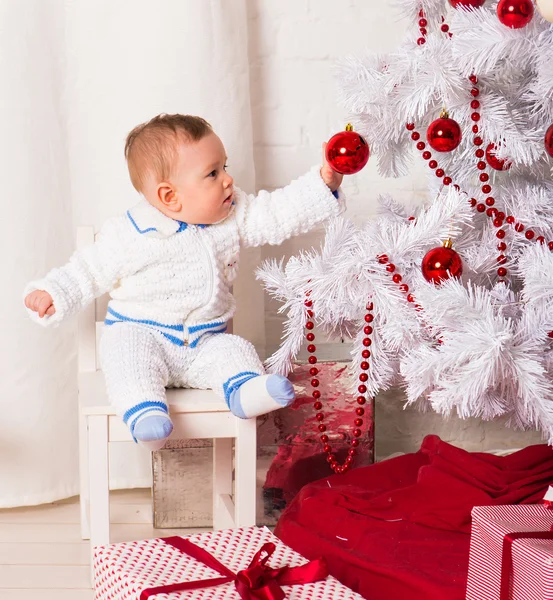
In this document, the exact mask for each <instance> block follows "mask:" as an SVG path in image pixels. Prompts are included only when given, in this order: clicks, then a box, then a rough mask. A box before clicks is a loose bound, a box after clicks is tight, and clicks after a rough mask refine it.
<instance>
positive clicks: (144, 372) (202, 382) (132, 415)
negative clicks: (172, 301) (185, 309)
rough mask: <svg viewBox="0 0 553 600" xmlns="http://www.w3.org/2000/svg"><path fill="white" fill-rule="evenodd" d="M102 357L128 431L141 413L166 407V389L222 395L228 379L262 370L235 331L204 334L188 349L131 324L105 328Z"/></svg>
mask: <svg viewBox="0 0 553 600" xmlns="http://www.w3.org/2000/svg"><path fill="white" fill-rule="evenodd" d="M100 360H101V364H102V370H103V371H104V375H105V379H106V387H107V392H108V396H109V400H110V403H111V404H112V405H113V406H114V407H115V409H116V411H117V414H118V415H119V416H121V417H122V418H123V420H124V421H125V422H126V423H127V424H128V425H129V427H131V431H132V429H133V428H132V422H133V420H135V419H136V418H137V417H138V416H139V415H142V414H144V411H148V410H156V407H158V408H161V409H162V410H163V411H165V412H166V411H167V401H166V397H165V388H166V387H187V388H198V389H213V390H214V391H215V392H216V393H217V394H218V395H220V396H221V397H225V396H226V395H227V396H228V394H225V391H226V390H228V388H229V382H232V381H236V380H237V379H239V378H241V377H244V376H245V374H250V375H253V374H257V375H263V374H264V373H265V371H264V369H263V365H262V363H261V360H260V359H259V356H258V355H257V352H256V351H255V348H254V347H253V345H252V344H250V342H248V341H246V340H244V339H242V338H241V337H238V336H236V335H230V334H226V333H214V334H205V335H204V336H203V338H202V339H201V340H200V342H199V343H198V345H197V346H196V347H195V348H190V347H188V346H184V347H183V346H178V345H176V344H174V343H173V342H171V341H170V340H168V339H166V338H165V337H164V336H163V335H162V334H161V333H159V332H158V331H156V330H155V329H152V328H150V327H147V326H142V325H138V324H134V323H115V324H113V325H109V326H105V328H104V332H103V335H102V340H101V343H100ZM227 402H228V400H227Z"/></svg>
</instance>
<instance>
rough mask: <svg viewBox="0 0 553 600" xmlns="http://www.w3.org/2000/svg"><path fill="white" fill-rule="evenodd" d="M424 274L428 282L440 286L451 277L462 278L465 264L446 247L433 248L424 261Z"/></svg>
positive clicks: (453, 251)
mask: <svg viewBox="0 0 553 600" xmlns="http://www.w3.org/2000/svg"><path fill="white" fill-rule="evenodd" d="M421 268H422V274H423V276H424V278H425V279H426V281H430V282H432V283H435V284H438V283H441V282H442V281H445V280H447V279H449V278H450V277H461V275H462V274H463V263H462V261H461V257H460V256H459V255H458V254H457V252H455V250H453V248H447V247H446V246H440V247H439V248H433V249H432V250H430V252H427V254H426V255H425V257H424V258H423V259H422V267H421Z"/></svg>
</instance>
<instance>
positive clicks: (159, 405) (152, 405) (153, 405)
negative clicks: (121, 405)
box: [123, 400, 169, 424]
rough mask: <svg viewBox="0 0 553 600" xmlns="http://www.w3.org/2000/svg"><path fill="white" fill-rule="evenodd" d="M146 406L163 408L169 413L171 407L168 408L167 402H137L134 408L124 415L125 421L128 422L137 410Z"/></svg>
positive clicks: (163, 410)
mask: <svg viewBox="0 0 553 600" xmlns="http://www.w3.org/2000/svg"><path fill="white" fill-rule="evenodd" d="M145 408H149V409H152V410H153V409H156V410H161V411H162V412H164V413H166V414H169V409H168V408H167V404H165V402H159V401H152V400H146V401H145V402H141V403H140V404H136V405H135V406H133V407H132V408H129V410H128V411H127V412H126V413H125V414H124V415H123V423H125V424H127V421H128V420H129V419H130V418H131V417H132V416H133V415H135V414H136V413H137V412H140V411H141V410H144V409H145Z"/></svg>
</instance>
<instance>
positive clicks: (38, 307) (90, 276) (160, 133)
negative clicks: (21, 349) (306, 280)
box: [25, 114, 343, 450]
mask: <svg viewBox="0 0 553 600" xmlns="http://www.w3.org/2000/svg"><path fill="white" fill-rule="evenodd" d="M125 156H126V159H127V163H128V168H129V173H130V178H131V181H132V184H133V185H134V187H135V188H136V190H137V191H138V192H139V193H140V194H141V195H142V198H141V200H140V201H139V202H138V203H137V204H136V205H135V206H133V207H132V208H131V209H130V210H128V211H127V213H126V214H124V215H121V216H119V217H115V218H113V219H110V220H108V221H107V222H106V223H105V224H104V226H103V227H102V229H101V231H100V233H99V234H98V236H97V240H96V242H95V243H94V244H93V245H92V246H89V247H87V248H85V249H83V250H81V251H78V252H76V253H75V254H74V255H73V256H72V257H71V259H70V261H69V263H68V264H67V265H65V266H63V267H61V268H56V269H53V270H52V271H51V272H50V273H48V274H47V275H46V277H44V278H43V279H40V280H38V281H34V282H32V283H30V284H29V285H28V286H27V288H26V290H25V306H26V307H27V309H28V310H29V313H30V315H31V317H32V318H33V320H35V321H37V322H38V323H40V324H42V325H57V324H58V323H59V322H60V321H62V320H63V319H66V318H67V317H69V316H70V315H73V314H75V313H76V312H77V311H79V310H80V309H82V308H84V307H85V306H86V305H87V304H89V303H90V302H92V301H93V299H94V298H96V297H97V296H100V295H102V294H104V293H106V292H110V295H111V300H110V302H109V306H108V313H107V317H106V320H105V328H104V333H103V336H102V340H101V344H100V357H101V364H102V370H103V371H104V375H105V379H106V386H107V392H108V396H109V398H110V402H111V403H112V404H113V405H114V406H115V408H116V410H117V414H118V415H120V416H121V417H122V418H123V421H124V422H125V423H126V424H127V426H128V427H129V429H130V432H131V434H132V436H133V439H134V440H135V441H139V442H141V443H142V444H144V445H145V446H147V447H148V448H150V449H152V450H156V449H159V448H162V447H163V445H164V444H165V440H166V439H167V437H168V436H169V435H170V434H171V431H172V429H173V424H172V422H171V419H170V416H169V414H168V409H167V402H166V396H165V388H166V387H168V386H171V387H191V388H200V389H213V390H215V391H216V392H217V393H218V394H219V395H221V396H222V397H224V398H225V400H226V403H227V405H228V406H229V408H230V410H231V411H232V412H233V414H235V415H236V416H237V417H240V418H244V419H246V418H250V417H256V416H258V415H261V414H265V413H267V412H270V411H272V410H276V409H278V408H280V407H283V406H288V405H289V404H290V403H291V402H292V401H293V399H294V391H293V387H292V384H291V383H290V382H289V381H288V380H287V379H286V378H285V377H282V376H280V375H266V374H265V371H264V369H263V365H262V363H261V361H260V359H259V357H258V356H257V353H256V351H255V349H254V347H253V346H252V344H250V343H249V342H247V341H246V340H244V339H242V338H240V337H238V336H235V335H231V334H225V333H224V332H225V330H226V326H227V322H228V321H229V320H230V319H231V318H232V316H233V314H234V310H235V300H234V298H233V296H232V293H231V286H232V283H233V281H234V279H235V278H236V274H237V270H238V258H239V254H240V247H241V246H260V245H262V244H267V243H268V244H280V243H282V242H283V241H284V240H286V239H287V238H289V237H291V236H293V235H298V234H301V233H305V232H307V231H309V230H310V229H312V228H313V227H315V225H317V224H318V223H320V222H321V221H324V220H326V219H328V218H329V217H332V216H333V215H337V214H339V213H340V212H341V210H342V206H343V196H342V194H341V192H339V191H338V187H339V185H340V184H341V181H342V176H341V175H340V174H338V173H336V172H335V171H333V170H332V169H331V168H330V166H329V165H328V164H327V163H326V160H324V161H323V166H322V167H317V168H315V169H313V170H312V171H310V172H309V173H307V174H306V175H304V176H303V177H300V178H299V179H298V180H296V181H294V182H292V183H291V184H290V185H288V186H286V187H284V188H282V189H278V190H276V191H274V192H272V193H269V192H265V191H262V192H260V193H259V194H258V195H257V196H255V195H248V194H245V193H244V192H242V191H241V190H239V189H238V188H236V187H235V186H234V181H233V179H232V177H231V176H230V175H229V174H228V173H227V165H226V162H227V156H226V153H225V148H224V146H223V144H222V142H221V140H220V139H219V138H218V137H217V135H216V134H215V133H214V132H213V130H212V128H211V126H210V125H209V123H207V122H206V121H205V120H204V119H202V118H200V117H195V116H189V115H178V114H176V115H159V116H157V117H154V118H153V119H152V120H151V121H149V122H147V123H144V124H142V125H139V126H138V127H136V128H135V129H133V130H132V131H131V132H130V134H129V136H128V137H127V141H126V145H125Z"/></svg>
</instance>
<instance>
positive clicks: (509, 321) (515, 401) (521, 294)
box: [259, 0, 553, 443]
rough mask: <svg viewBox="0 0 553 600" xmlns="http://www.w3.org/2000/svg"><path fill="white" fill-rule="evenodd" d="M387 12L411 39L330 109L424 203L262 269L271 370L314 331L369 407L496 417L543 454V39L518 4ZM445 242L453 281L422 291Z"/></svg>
mask: <svg viewBox="0 0 553 600" xmlns="http://www.w3.org/2000/svg"><path fill="white" fill-rule="evenodd" d="M506 3H507V4H509V6H507V7H506V6H505V4H506ZM397 4H398V7H399V9H400V10H401V12H402V14H403V15H404V16H405V17H406V18H408V19H410V21H411V22H412V27H410V32H411V34H410V35H409V39H408V40H407V41H406V42H405V43H404V44H403V45H402V46H401V47H400V48H399V49H398V50H397V52H395V53H392V54H388V55H381V56H366V57H353V58H349V59H346V60H345V61H344V62H343V64H342V66H341V70H340V84H341V90H342V100H343V103H344V104H345V106H346V107H347V109H348V111H349V113H350V115H351V119H350V120H351V122H352V123H353V125H354V127H355V130H356V131H357V132H358V133H360V134H361V135H363V136H364V137H365V139H366V140H367V142H368V144H369V146H370V148H371V154H372V160H377V161H378V168H379V171H380V173H381V174H382V175H383V176H384V177H397V176H403V175H406V174H408V172H409V167H410V164H411V163H412V161H413V160H420V161H425V162H426V163H427V164H428V167H429V169H428V170H429V189H430V197H431V199H432V200H431V202H430V203H429V204H428V206H424V207H421V208H420V209H418V211H417V212H416V213H413V214H410V213H408V212H406V211H405V209H404V208H403V207H402V206H400V205H398V204H397V203H396V202H394V200H393V199H392V198H389V197H384V198H381V199H380V204H381V214H380V216H379V217H377V218H376V219H375V220H373V221H370V222H367V223H366V224H365V225H364V226H363V227H362V228H358V227H356V226H354V225H353V224H352V223H350V222H348V221H346V220H344V219H337V220H335V221H334V222H332V223H331V224H330V225H329V227H328V229H327V234H326V240H325V242H324V246H323V248H322V249H321V251H320V252H315V251H313V252H310V253H302V254H301V255H299V256H297V257H294V258H292V259H291V260H289V261H288V263H287V264H286V265H284V264H283V263H280V264H276V263H269V264H266V265H264V266H263V267H262V268H261V269H260V272H259V277H260V278H261V279H262V280H263V281H264V283H265V286H266V288H267V289H268V291H269V292H270V293H271V294H273V295H274V296H275V297H276V298H278V299H280V300H281V301H283V306H282V311H284V312H286V313H287V317H288V318H287V322H286V326H285V334H284V341H283V344H282V346H281V348H280V349H279V351H278V352H277V353H276V354H275V355H274V356H273V357H271V359H269V361H268V367H269V369H270V370H272V371H274V372H278V373H282V374H286V373H287V372H288V371H289V369H290V367H291V364H292V360H293V359H294V357H295V356H296V355H297V353H298V351H299V349H300V347H301V345H302V344H303V343H304V338H305V333H306V331H305V326H306V323H308V322H309V321H313V322H315V323H316V325H317V327H320V328H322V329H323V330H324V331H326V332H328V333H329V334H340V335H347V336H350V337H352V338H353V340H354V344H353V346H352V358H353V363H352V365H353V373H352V377H353V381H354V382H355V387H356V388H357V387H358V385H359V379H360V376H361V382H363V384H364V385H365V386H366V388H367V391H366V395H368V396H369V395H376V394H377V393H378V392H379V391H381V390H385V389H388V388H389V387H391V386H392V385H401V386H403V387H404V388H405V389H406V393H407V399H408V402H409V403H419V404H420V405H421V406H423V407H431V408H432V409H434V410H435V411H437V412H439V413H441V414H443V415H449V414H451V413H454V412H456V413H457V414H458V415H459V416H461V417H463V418H464V417H469V416H475V417H481V418H484V419H492V418H494V417H497V416H499V415H509V417H510V420H509V422H510V424H511V425H513V426H517V427H532V428H537V429H540V430H541V431H542V432H543V433H544V436H545V438H546V439H547V440H548V441H549V443H553V339H552V338H553V333H551V332H553V185H552V183H551V166H552V164H553V163H552V159H551V158H550V155H549V152H553V150H552V148H551V147H550V145H551V143H552V141H551V140H550V139H549V137H550V136H551V133H552V131H553V129H552V130H551V131H549V136H547V138H546V133H547V132H548V130H549V127H550V126H551V125H552V124H553V51H552V50H551V48H552V47H553V26H552V25H551V24H550V23H549V22H547V21H545V20H544V19H543V18H542V17H541V16H540V14H539V13H538V12H537V11H536V12H533V9H532V6H533V5H532V2H531V1H530V0H512V1H510V2H508V1H507V0H501V1H500V2H499V4H500V6H499V10H498V2H496V1H494V0H486V1H485V2H482V0H451V3H450V2H448V1H447V0H399V1H398V2H397ZM450 4H451V5H456V8H455V9H454V8H452V6H451V5H450ZM482 4H483V6H480V7H478V8H476V7H475V6H476V5H482ZM541 4H547V0H542V2H541ZM471 5H472V6H471ZM529 5H530V9H532V10H531V11H530V13H528V11H529ZM509 7H510V8H509ZM502 11H503V13H502ZM505 11H507V12H505ZM509 11H510V12H509ZM517 11H518V13H517ZM525 11H526V12H525ZM532 13H533V14H532ZM502 14H503V15H506V16H504V17H502V18H503V20H504V21H506V20H509V19H511V17H513V16H514V18H515V23H516V25H518V27H517V28H513V27H509V26H508V25H505V24H504V23H503V22H502V21H501V20H500V16H501V15H502ZM544 14H545V13H544ZM517 18H518V20H516V19H517ZM524 22H526V23H527V24H524V25H522V26H520V25H521V23H524ZM509 23H510V24H511V25H512V24H513V21H512V20H511V21H509ZM443 109H446V110H447V112H448V113H449V117H450V118H451V119H454V120H455V121H456V122H457V123H458V124H459V125H460V127H461V131H462V141H461V142H460V144H459V145H458V146H457V147H456V148H455V149H454V150H453V151H451V152H448V153H440V152H436V151H435V150H434V149H433V147H434V146H435V145H436V144H437V143H439V140H438V142H437V141H436V138H434V140H433V143H434V146H432V147H431V146H430V144H429V142H428V140H427V130H428V128H429V126H430V124H431V123H433V122H434V121H435V120H436V119H438V118H439V117H440V113H441V111H442V110H443ZM440 123H442V122H440ZM439 131H440V128H439V127H438V132H439ZM417 134H418V135H417ZM438 137H439V136H438ZM551 137H553V136H551ZM445 139H446V141H447V138H445ZM544 140H545V142H544ZM546 147H549V152H548V151H547V150H546ZM429 154H430V155H431V156H429ZM433 161H436V163H437V164H435V163H434V162H433ZM492 165H493V166H495V167H496V168H492ZM449 239H451V240H452V242H453V249H454V250H455V251H456V252H457V253H458V254H459V255H460V257H461V258H462V263H463V275H462V278H461V279H457V278H455V277H453V276H449V275H450V274H448V276H449V277H448V278H447V279H443V280H442V281H441V282H440V283H439V284H434V283H433V282H429V281H427V280H426V279H425V278H424V277H423V275H422V272H421V264H422V263H423V258H424V257H425V255H426V254H427V252H428V251H429V250H431V249H433V248H436V247H440V246H441V245H442V243H443V242H444V241H446V240H449ZM306 299H307V300H308V306H306ZM311 302H312V305H311V304H310V303H311ZM368 305H371V306H370V308H371V310H370V314H371V315H372V316H371V317H369V318H368V319H366V315H367V314H369V313H368V312H367V306H368ZM308 310H312V311H313V313H309V312H308ZM373 318H374V320H372V319H373ZM368 324H370V325H369V326H368ZM367 326H368V327H367ZM367 332H370V335H368V334H367ZM367 339H369V342H368V343H367V342H366V340H367ZM367 344H370V346H369V345H367ZM363 350H365V351H367V350H369V351H370V358H368V359H366V360H367V362H368V363H369V365H368V368H367V365H364V368H362V367H361V366H360V365H361V362H362V361H363V360H364V359H363V358H361V357H362V352H363ZM365 356H367V352H365ZM364 373H366V374H367V376H368V379H367V381H364V375H363V374H364ZM363 384H362V385H363ZM323 393H324V392H323Z"/></svg>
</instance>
